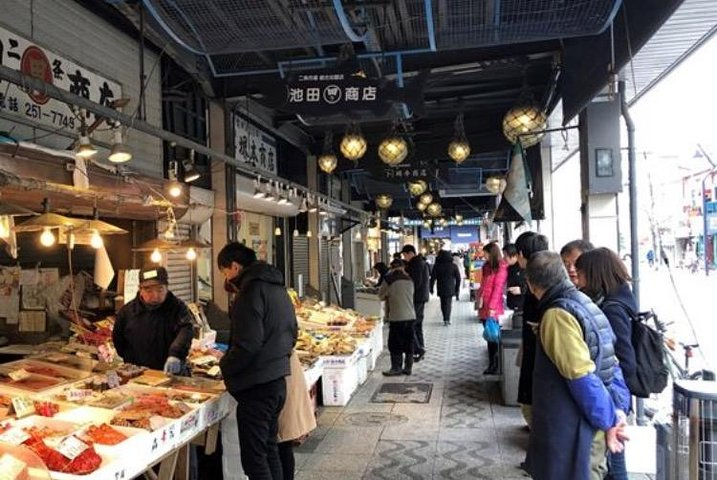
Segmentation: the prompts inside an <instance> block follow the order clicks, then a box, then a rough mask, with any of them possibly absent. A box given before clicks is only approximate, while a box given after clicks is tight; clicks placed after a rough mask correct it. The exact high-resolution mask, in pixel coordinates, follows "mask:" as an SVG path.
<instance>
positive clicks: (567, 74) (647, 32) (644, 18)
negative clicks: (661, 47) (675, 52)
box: [560, 0, 683, 125]
mask: <svg viewBox="0 0 717 480" xmlns="http://www.w3.org/2000/svg"><path fill="white" fill-rule="evenodd" d="M682 2H683V0H624V2H623V5H622V7H621V8H620V11H619V12H618V13H617V15H616V16H615V20H614V37H615V63H616V68H615V71H618V72H619V71H620V70H621V69H622V68H623V67H624V66H625V65H626V64H627V63H628V62H629V61H630V50H632V55H635V54H636V53H637V51H638V50H640V48H642V47H643V46H644V45H645V43H647V41H648V40H649V39H650V38H651V37H652V36H653V35H654V34H655V32H657V30H658V29H659V28H660V27H661V26H662V24H663V23H665V22H666V21H667V19H668V18H670V16H671V15H672V14H673V13H674V11H675V10H677V8H678V7H679V6H680V5H681V4H682ZM628 31H629V38H630V42H629V44H628V35H627V32H628ZM610 58H611V47H610V29H609V28H608V29H607V30H606V31H604V32H603V33H602V34H600V35H597V36H593V37H582V38H575V39H568V40H566V41H565V48H564V50H563V74H562V76H561V79H560V91H561V94H562V98H563V124H564V125H565V124H567V123H568V122H569V121H570V120H572V119H573V118H574V117H575V116H576V115H577V114H578V113H580V111H581V110H582V109H583V108H585V106H586V105H587V104H588V103H589V102H590V101H591V100H592V99H593V98H594V97H595V95H597V94H598V93H600V91H601V90H602V89H604V88H605V86H606V85H607V83H608V77H609V65H610Z"/></svg>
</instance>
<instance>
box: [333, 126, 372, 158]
mask: <svg viewBox="0 0 717 480" xmlns="http://www.w3.org/2000/svg"><path fill="white" fill-rule="evenodd" d="M339 147H340V149H341V154H342V155H343V156H344V157H346V158H347V159H348V160H352V161H356V160H358V159H360V158H361V157H363V156H364V154H365V153H366V139H365V138H364V137H363V135H362V134H361V129H360V128H359V127H358V125H352V126H349V127H348V128H347V129H346V133H345V134H344V136H343V138H342V139H341V144H340V146H339Z"/></svg>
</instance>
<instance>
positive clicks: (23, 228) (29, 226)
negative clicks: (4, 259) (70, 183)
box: [13, 213, 86, 232]
mask: <svg viewBox="0 0 717 480" xmlns="http://www.w3.org/2000/svg"><path fill="white" fill-rule="evenodd" d="M85 222H86V220H80V219H77V218H70V217H65V216H64V215H58V214H57V213H43V214H42V215H38V216H36V217H33V218H31V219H29V220H25V221H24V222H22V223H21V224H19V225H15V226H14V227H13V230H14V231H16V232H39V231H40V230H44V229H46V228H62V229H69V228H72V229H74V228H79V227H81V226H82V225H83V224H84V223H85Z"/></svg>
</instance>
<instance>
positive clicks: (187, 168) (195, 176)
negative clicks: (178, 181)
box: [182, 150, 202, 183]
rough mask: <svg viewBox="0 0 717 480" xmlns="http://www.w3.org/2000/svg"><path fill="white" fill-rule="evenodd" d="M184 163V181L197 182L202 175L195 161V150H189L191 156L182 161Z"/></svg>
mask: <svg viewBox="0 0 717 480" xmlns="http://www.w3.org/2000/svg"><path fill="white" fill-rule="evenodd" d="M182 165H184V183H192V182H195V181H197V180H199V178H200V177H201V176H202V174H201V173H199V170H197V165H196V164H195V163H194V150H190V151H189V158H188V159H187V160H185V161H184V162H182Z"/></svg>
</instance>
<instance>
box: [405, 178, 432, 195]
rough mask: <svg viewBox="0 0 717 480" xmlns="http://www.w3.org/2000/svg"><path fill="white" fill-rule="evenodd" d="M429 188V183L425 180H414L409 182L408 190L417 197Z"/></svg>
mask: <svg viewBox="0 0 717 480" xmlns="http://www.w3.org/2000/svg"><path fill="white" fill-rule="evenodd" d="M426 190H428V183H426V181H425V180H412V181H410V182H408V192H409V193H410V194H411V195H413V196H414V197H417V196H419V195H421V194H423V193H425V191H426Z"/></svg>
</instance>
